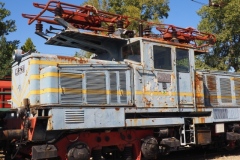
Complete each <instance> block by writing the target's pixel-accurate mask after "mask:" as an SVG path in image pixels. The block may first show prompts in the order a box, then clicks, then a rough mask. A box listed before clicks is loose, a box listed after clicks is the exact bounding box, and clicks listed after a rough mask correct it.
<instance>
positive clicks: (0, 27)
mask: <svg viewBox="0 0 240 160" xmlns="http://www.w3.org/2000/svg"><path fill="white" fill-rule="evenodd" d="M9 15H10V11H9V10H7V9H5V8H4V3H2V2H0V78H2V77H4V76H6V75H10V74H11V67H10V66H11V61H12V53H13V51H14V49H16V48H17V46H18V43H19V41H17V40H14V41H7V39H6V37H5V35H8V34H9V33H10V32H14V31H16V26H15V21H14V20H6V17H8V16H9Z"/></svg>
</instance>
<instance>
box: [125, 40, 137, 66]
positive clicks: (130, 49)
mask: <svg viewBox="0 0 240 160" xmlns="http://www.w3.org/2000/svg"><path fill="white" fill-rule="evenodd" d="M140 53H141V52H140V41H136V42H133V43H131V44H128V45H126V46H124V47H122V56H123V59H129V60H132V61H136V62H141V54H140Z"/></svg>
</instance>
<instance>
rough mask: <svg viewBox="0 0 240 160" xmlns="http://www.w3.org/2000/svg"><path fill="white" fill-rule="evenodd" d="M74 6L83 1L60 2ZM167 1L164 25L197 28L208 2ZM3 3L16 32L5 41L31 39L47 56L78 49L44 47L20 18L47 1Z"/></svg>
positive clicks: (13, 0)
mask: <svg viewBox="0 0 240 160" xmlns="http://www.w3.org/2000/svg"><path fill="white" fill-rule="evenodd" d="M61 1H62V2H67V3H71V4H75V5H81V4H82V3H83V2H84V0H61ZM194 1H195V0H169V2H170V3H169V7H170V12H169V16H168V18H167V19H164V20H163V22H164V23H165V24H173V25H175V26H178V27H183V28H186V27H193V28H197V25H198V23H199V21H200V17H199V16H198V15H197V11H198V10H199V9H200V8H201V7H202V4H207V3H208V0H196V1H197V2H198V3H196V2H194ZM1 2H3V3H5V8H6V9H8V10H10V11H11V15H10V16H9V17H7V18H6V19H12V20H15V22H16V26H17V31H15V32H12V33H10V34H9V35H8V36H7V40H20V44H19V48H20V47H21V46H22V45H23V44H24V43H25V41H26V39H27V38H31V39H32V41H33V43H34V45H35V46H36V48H37V51H39V52H40V53H47V54H58V55H67V56H72V55H74V54H75V52H77V51H79V49H72V48H67V47H59V46H52V45H46V44H44V43H45V41H46V40H45V39H43V38H41V37H40V36H38V35H36V34H35V33H34V32H35V24H36V23H34V24H31V25H28V19H26V18H23V17H22V13H25V14H38V13H40V12H41V9H38V8H35V7H33V5H32V4H33V2H37V3H41V4H46V3H47V2H48V0H19V1H15V0H1ZM43 26H44V30H45V29H47V28H49V25H43Z"/></svg>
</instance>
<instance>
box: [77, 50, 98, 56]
mask: <svg viewBox="0 0 240 160" xmlns="http://www.w3.org/2000/svg"><path fill="white" fill-rule="evenodd" d="M92 54H93V53H91V52H87V51H84V50H79V51H78V52H75V54H74V57H85V58H90V57H91V55H92Z"/></svg>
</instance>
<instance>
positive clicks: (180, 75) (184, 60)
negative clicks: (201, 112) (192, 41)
mask: <svg viewBox="0 0 240 160" xmlns="http://www.w3.org/2000/svg"><path fill="white" fill-rule="evenodd" d="M193 58H194V57H193ZM193 58H192V57H191V54H190V50H187V49H180V48H176V75H177V95H178V105H179V107H194V91H193V89H194V86H193V85H194V83H193V82H194V76H193V75H194V70H193V65H194V64H193V63H194V62H193Z"/></svg>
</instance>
